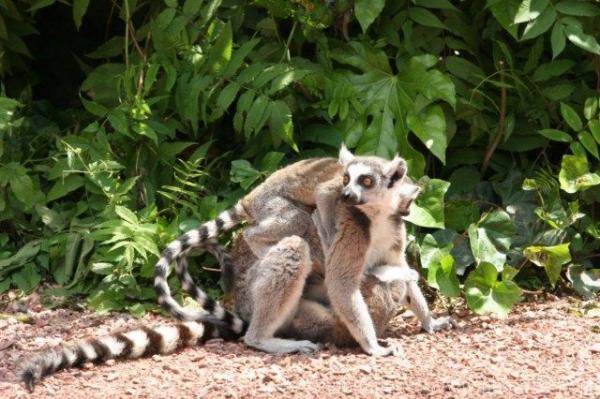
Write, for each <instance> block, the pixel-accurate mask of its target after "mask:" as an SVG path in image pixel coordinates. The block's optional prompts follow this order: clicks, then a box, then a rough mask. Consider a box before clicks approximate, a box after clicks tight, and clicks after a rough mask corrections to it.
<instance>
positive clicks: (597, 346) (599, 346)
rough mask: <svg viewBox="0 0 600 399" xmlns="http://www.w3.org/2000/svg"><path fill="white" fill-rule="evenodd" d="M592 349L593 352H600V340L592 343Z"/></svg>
mask: <svg viewBox="0 0 600 399" xmlns="http://www.w3.org/2000/svg"><path fill="white" fill-rule="evenodd" d="M590 351H592V353H600V342H598V343H596V344H594V345H592V346H591V347H590Z"/></svg>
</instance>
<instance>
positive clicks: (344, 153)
mask: <svg viewBox="0 0 600 399" xmlns="http://www.w3.org/2000/svg"><path fill="white" fill-rule="evenodd" d="M353 159H354V155H353V154H352V153H351V152H350V151H349V150H348V148H347V147H346V144H344V143H342V147H341V148H340V155H339V158H338V160H339V162H340V163H341V164H342V165H348V163H349V162H350V161H352V160H353Z"/></svg>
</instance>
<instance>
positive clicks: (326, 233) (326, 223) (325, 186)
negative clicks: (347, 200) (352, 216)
mask: <svg viewBox="0 0 600 399" xmlns="http://www.w3.org/2000/svg"><path fill="white" fill-rule="evenodd" d="M341 190H342V181H341V179H339V178H333V179H331V180H329V181H327V182H325V183H322V184H321V185H319V187H318V188H317V192H316V205H317V209H316V210H315V211H314V212H313V214H312V219H313V223H314V224H315V226H316V228H317V232H318V233H319V238H320V239H321V245H322V246H323V252H324V253H327V251H328V250H329V247H330V246H331V244H332V243H333V239H334V237H335V233H336V228H335V220H336V218H335V213H336V208H337V205H338V202H339V197H340V192H341Z"/></svg>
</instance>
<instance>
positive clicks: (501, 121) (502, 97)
mask: <svg viewBox="0 0 600 399" xmlns="http://www.w3.org/2000/svg"><path fill="white" fill-rule="evenodd" d="M498 65H499V67H500V71H499V72H500V82H501V83H502V85H501V87H500V117H499V119H498V129H497V130H496V137H494V141H493V142H492V144H491V145H490V146H489V147H488V149H487V151H486V153H485V157H484V158H483V165H482V168H481V174H482V175H483V174H484V173H485V171H486V169H487V168H488V166H489V164H490V161H491V160H492V156H493V155H494V152H495V151H496V148H497V147H498V145H499V144H500V141H502V138H503V137H504V130H505V126H504V125H505V122H506V98H507V95H506V86H505V85H504V61H500V62H499V63H498Z"/></svg>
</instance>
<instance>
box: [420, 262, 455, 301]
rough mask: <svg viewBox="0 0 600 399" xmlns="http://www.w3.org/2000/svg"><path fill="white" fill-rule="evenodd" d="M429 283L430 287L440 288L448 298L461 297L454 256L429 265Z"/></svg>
mask: <svg viewBox="0 0 600 399" xmlns="http://www.w3.org/2000/svg"><path fill="white" fill-rule="evenodd" d="M427 281H428V282H429V285H431V286H432V287H434V288H438V289H439V290H440V291H441V292H442V294H444V295H445V296H447V297H456V296H459V295H460V283H459V281H458V277H457V276H456V269H455V268H454V258H453V257H452V255H446V256H444V257H442V258H441V259H439V260H438V261H436V262H433V263H431V264H430V265H429V269H428V271H427Z"/></svg>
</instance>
